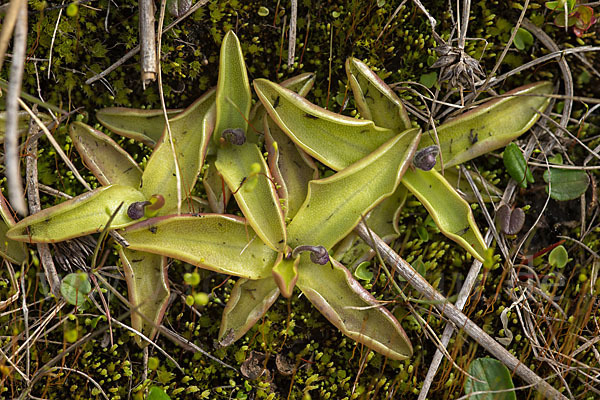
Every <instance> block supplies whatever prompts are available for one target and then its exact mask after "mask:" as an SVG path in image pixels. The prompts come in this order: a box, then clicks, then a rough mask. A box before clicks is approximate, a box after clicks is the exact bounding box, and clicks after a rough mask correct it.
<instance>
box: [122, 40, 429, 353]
mask: <svg viewBox="0 0 600 400" xmlns="http://www.w3.org/2000/svg"><path fill="white" fill-rule="evenodd" d="M226 38H227V36H226ZM235 43H237V41H236V42H235ZM224 46H225V44H224ZM238 46H239V44H238ZM228 54H229V55H230V57H228V58H224V57H223V54H222V58H221V61H222V62H223V61H226V62H227V65H229V68H228V69H225V68H224V69H222V70H220V74H221V72H223V73H224V74H225V73H228V74H230V75H225V76H224V78H223V79H222V78H221V75H220V76H219V85H218V87H217V92H216V99H215V102H216V105H217V106H216V121H217V122H216V127H215V130H214V134H213V139H212V140H211V145H212V146H213V149H214V150H213V151H214V153H215V154H216V155H215V163H216V164H217V170H218V172H219V173H220V174H221V175H222V176H223V179H224V181H225V182H226V183H227V185H228V186H229V189H230V190H231V192H232V193H233V195H234V196H236V195H237V196H236V197H235V198H236V201H237V203H238V205H240V203H243V202H246V205H245V207H242V206H241V205H240V209H241V211H242V212H243V214H244V217H245V218H241V217H236V216H231V215H225V214H217V213H213V214H198V215H170V216H158V217H155V218H150V219H147V220H144V221H142V222H139V223H137V224H135V225H132V226H128V227H126V228H125V229H123V230H121V231H120V234H121V235H122V236H123V238H124V239H125V240H126V241H127V242H128V244H129V247H128V249H130V250H135V251H141V252H148V253H155V254H160V255H163V256H168V257H172V258H176V259H180V260H183V261H186V262H188V263H191V264H194V265H198V266H200V267H202V268H206V269H209V270H213V271H217V272H221V273H225V274H229V275H233V276H238V277H241V278H242V279H240V280H239V281H238V282H237V283H236V284H235V286H234V288H233V290H232V294H231V296H230V300H229V302H228V304H227V307H226V309H225V312H224V315H223V319H222V322H221V330H220V335H219V339H220V343H221V344H222V345H228V344H230V343H232V342H233V341H235V340H236V339H238V338H240V337H241V336H243V335H244V334H245V333H246V332H247V331H248V329H250V328H251V327H252V326H253V325H254V323H256V321H257V320H258V319H259V318H260V317H262V316H263V315H264V314H265V313H266V311H267V310H268V309H269V307H270V306H271V305H272V304H273V303H274V302H275V300H276V299H277V297H278V296H279V295H280V294H281V295H283V296H285V297H290V296H292V295H293V291H294V288H295V287H298V288H299V289H300V290H301V291H302V292H303V293H304V294H305V296H306V297H307V298H308V299H309V300H310V301H311V302H312V303H313V304H314V305H315V307H316V308H317V309H318V310H319V311H320V312H321V313H322V314H323V315H324V316H325V317H326V318H327V319H328V320H329V321H331V322H332V323H333V324H334V325H335V326H337V327H338V328H339V329H340V330H341V331H342V332H343V333H344V334H346V335H347V336H349V337H351V338H353V339H355V340H356V341H358V342H360V343H363V344H365V345H366V346H368V347H370V348H372V349H374V350H376V351H378V352H380V353H382V354H384V355H386V356H388V357H391V358H394V359H404V358H407V357H409V356H410V355H411V354H412V347H411V345H410V341H409V340H408V338H407V336H406V334H405V333H404V331H403V330H402V327H401V325H400V324H399V323H398V321H397V320H396V319H395V318H394V317H393V315H392V314H391V313H390V312H389V311H388V310H387V309H386V308H385V307H383V306H382V305H381V304H378V303H377V301H376V300H375V299H374V298H373V296H372V295H371V294H370V293H369V292H368V291H366V290H365V289H364V288H363V287H362V286H361V285H360V284H359V283H358V282H357V281H356V280H355V279H354V278H353V277H352V275H351V274H350V272H349V271H348V270H347V269H346V268H345V267H344V266H343V265H342V264H340V263H339V262H338V261H337V260H335V259H334V258H333V257H330V256H329V251H330V250H331V248H332V247H333V246H334V245H335V244H336V243H338V242H339V241H340V240H341V239H343V238H344V237H345V236H346V235H348V233H350V232H351V231H352V229H353V228H354V227H355V226H356V225H357V224H358V223H359V222H360V220H361V218H362V216H363V215H365V214H366V213H367V212H368V211H369V210H371V209H372V208H373V207H375V206H376V205H377V204H378V203H379V202H381V201H382V200H383V199H384V198H385V197H386V196H388V195H390V194H392V193H393V192H394V190H395V189H396V187H397V186H398V184H399V182H400V180H401V178H402V175H403V174H404V172H405V171H406V170H407V169H408V166H409V164H410V163H411V160H412V158H413V156H414V153H415V151H416V145H417V143H418V140H419V137H420V135H419V131H418V129H410V130H404V131H403V132H400V133H398V134H397V135H394V136H392V137H390V138H389V140H386V141H383V142H381V143H380V146H378V147H377V148H376V149H374V151H373V152H372V153H371V154H365V157H363V158H361V159H359V160H357V162H356V163H353V164H352V165H349V166H348V168H346V169H344V170H343V171H340V172H339V173H337V174H335V175H333V176H330V177H328V178H325V179H320V180H319V179H315V178H316V168H315V166H314V164H313V163H312V161H311V160H310V158H309V157H308V156H307V155H306V154H305V153H304V152H303V151H301V150H299V149H298V148H297V146H296V145H295V144H294V143H293V142H292V141H291V140H289V138H287V137H286V136H285V135H284V134H283V133H282V132H281V131H280V129H279V128H278V127H277V125H275V124H274V123H273V122H272V121H271V120H270V119H269V118H268V116H266V115H265V113H264V112H262V111H261V110H260V109H255V110H254V112H250V113H249V112H247V111H246V110H248V109H249V107H246V106H244V104H246V103H245V100H244V99H249V98H251V95H250V86H249V84H247V83H248V82H247V79H246V78H245V76H246V74H245V64H244V62H243V58H242V53H241V49H240V50H236V51H231V52H229V53H228ZM234 54H235V55H237V56H238V57H237V58H235V57H233V56H232V55H234ZM233 66H235V67H233ZM226 71H230V72H226ZM240 91H244V92H245V93H240ZM299 92H301V91H299ZM299 96H301V94H299ZM221 113H226V116H223V117H221V116H220V115H221ZM232 115H233V116H235V117H232ZM248 121H250V124H249V123H248ZM347 122H348V123H351V124H355V123H357V122H358V123H360V124H362V125H365V124H364V123H363V122H361V121H357V120H354V119H352V118H347ZM249 125H251V126H250V128H249ZM366 125H369V126H370V127H371V128H373V129H375V128H374V125H373V123H372V122H367V123H366ZM251 131H252V132H255V133H254V134H252V133H251ZM256 132H262V134H263V135H264V140H265V141H266V143H267V149H268V159H267V161H268V163H267V161H265V160H264V158H263V156H262V154H261V152H260V150H259V148H258V146H257V144H256V142H257V140H256V139H253V138H252V136H254V135H255V134H256ZM257 136H259V137H260V136H262V135H257ZM209 151H210V150H209ZM255 155H257V156H255ZM219 164H221V165H219ZM382 171H384V172H382ZM228 176H229V177H230V178H227V177H228ZM259 179H260V180H261V181H264V182H265V183H266V184H267V187H266V188H265V189H260V186H259V184H260V181H258V180H259ZM285 221H288V222H287V223H285ZM280 229H282V231H281V232H279V231H280ZM272 233H277V234H276V235H273V234H272Z"/></svg>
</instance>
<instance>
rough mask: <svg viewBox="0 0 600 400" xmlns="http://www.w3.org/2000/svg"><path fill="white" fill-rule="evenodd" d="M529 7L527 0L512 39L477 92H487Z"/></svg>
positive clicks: (511, 36)
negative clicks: (491, 79)
mask: <svg viewBox="0 0 600 400" xmlns="http://www.w3.org/2000/svg"><path fill="white" fill-rule="evenodd" d="M527 7H529V0H525V5H524V6H523V10H522V11H521V15H519V20H518V21H517V23H516V24H515V27H514V28H513V31H512V33H511V35H510V39H508V42H507V43H506V46H504V49H503V50H502V53H501V54H500V57H498V60H497V61H496V64H495V65H494V68H492V72H490V73H489V74H488V76H487V77H486V79H485V83H484V84H483V86H482V87H481V88H479V89H478V90H477V94H479V93H483V92H485V91H486V90H487V88H488V84H489V82H490V78H492V77H493V76H494V74H495V73H496V71H498V68H500V65H501V64H502V61H504V57H506V53H508V49H509V48H510V46H512V43H513V41H514V40H515V36H517V31H518V30H519V26H520V25H521V23H522V22H523V18H525V12H527ZM476 97H477V96H475V98H476Z"/></svg>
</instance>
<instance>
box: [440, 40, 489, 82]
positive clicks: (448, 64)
mask: <svg viewBox="0 0 600 400" xmlns="http://www.w3.org/2000/svg"><path fill="white" fill-rule="evenodd" d="M434 50H435V51H436V53H438V55H439V56H440V57H439V58H438V59H437V61H436V62H434V63H433V65H432V66H431V68H441V69H442V71H441V72H440V78H439V80H440V81H445V80H448V81H449V83H450V86H452V87H461V88H469V89H471V90H473V91H474V90H475V78H480V79H483V78H484V77H485V74H484V73H483V70H482V69H481V66H480V65H479V61H477V60H476V59H474V58H473V57H471V56H470V55H468V54H467V53H465V51H464V50H463V49H460V48H458V47H451V46H450V45H448V44H443V45H441V46H438V47H436V48H435V49H434Z"/></svg>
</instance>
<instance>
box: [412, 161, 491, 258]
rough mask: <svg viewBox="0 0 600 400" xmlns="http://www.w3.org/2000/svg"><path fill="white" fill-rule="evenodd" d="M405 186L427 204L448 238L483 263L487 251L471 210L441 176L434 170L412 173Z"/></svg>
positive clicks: (413, 171)
mask: <svg viewBox="0 0 600 400" xmlns="http://www.w3.org/2000/svg"><path fill="white" fill-rule="evenodd" d="M402 183H403V184H404V185H405V186H406V187H407V188H408V190H410V191H411V192H412V193H413V194H414V195H415V196H416V197H417V198H418V199H419V201H420V202H421V203H423V205H424V206H425V208H427V211H429V214H430V215H431V217H432V218H433V220H434V221H435V223H436V225H437V226H438V228H439V229H440V231H441V232H442V233H443V234H444V235H445V236H446V237H448V238H450V239H452V240H454V241H455V242H456V243H458V244H460V245H461V246H462V247H463V248H464V249H465V250H467V251H468V252H469V253H471V254H472V255H473V257H475V258H476V259H478V260H480V261H483V259H484V257H485V251H486V249H487V247H486V245H485V242H484V241H483V237H482V236H481V233H480V232H479V228H477V224H476V223H475V218H474V217H473V212H472V210H471V207H469V204H468V203H467V202H466V201H465V200H463V198H462V197H460V196H459V195H458V193H456V191H455V190H454V189H453V188H452V186H450V184H449V183H448V182H447V181H446V180H445V179H444V177H443V176H442V175H440V173H438V172H436V171H434V170H431V171H422V170H420V169H414V170H409V171H407V172H406V173H405V174H404V178H403V179H402Z"/></svg>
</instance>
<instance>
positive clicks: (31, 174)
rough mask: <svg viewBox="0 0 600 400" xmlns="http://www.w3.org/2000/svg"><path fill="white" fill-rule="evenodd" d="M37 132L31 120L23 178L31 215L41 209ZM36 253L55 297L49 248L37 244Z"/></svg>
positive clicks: (57, 290)
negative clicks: (25, 180)
mask: <svg viewBox="0 0 600 400" xmlns="http://www.w3.org/2000/svg"><path fill="white" fill-rule="evenodd" d="M38 130H39V127H38V126H37V125H36V124H35V122H34V121H33V120H32V121H31V122H30V127H29V141H28V143H27V156H26V157H25V162H26V171H25V176H26V179H27V200H28V202H29V211H31V213H32V214H35V213H37V212H39V211H40V210H41V209H42V207H41V205H40V192H39V188H38V168H37V153H38V146H37V138H35V137H34V136H36V135H35V134H36V133H37V131H38ZM36 246H37V250H38V253H39V254H40V259H41V262H42V267H43V268H44V275H45V276H46V280H47V281H48V284H49V285H50V291H51V292H52V293H54V294H55V295H57V296H58V295H59V293H60V278H59V277H58V273H57V272H56V267H55V265H54V260H53V259H52V255H51V254H50V247H49V246H48V244H46V243H38V244H37V245H36Z"/></svg>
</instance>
